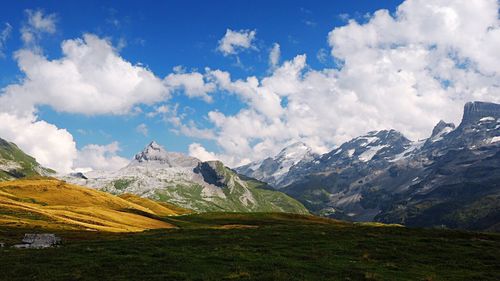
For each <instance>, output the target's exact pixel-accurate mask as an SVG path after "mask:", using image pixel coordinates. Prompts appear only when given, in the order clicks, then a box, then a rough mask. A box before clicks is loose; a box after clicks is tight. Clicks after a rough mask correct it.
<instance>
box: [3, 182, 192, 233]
mask: <svg viewBox="0 0 500 281" xmlns="http://www.w3.org/2000/svg"><path fill="white" fill-rule="evenodd" d="M187 212H189V211H187V210H180V209H179V208H170V207H169V206H167V205H164V204H159V203H157V202H154V201H151V200H148V199H143V198H141V199H140V200H138V199H137V198H135V197H134V196H130V195H127V196H122V197H121V198H120V197H117V196H114V195H111V194H109V193H106V192H101V191H97V190H92V189H89V188H84V187H80V186H76V185H72V184H67V183H65V182H63V181H60V180H55V179H37V180H14V181H7V182H3V183H0V224H1V225H3V226H17V227H30V228H32V227H43V228H49V229H68V230H83V229H85V230H99V231H108V232H135V231H143V230H146V229H153V228H172V227H174V226H172V225H171V224H169V223H166V222H164V221H161V220H160V219H159V217H164V216H170V215H178V214H185V213H187Z"/></svg>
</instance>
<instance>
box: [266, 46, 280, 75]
mask: <svg viewBox="0 0 500 281" xmlns="http://www.w3.org/2000/svg"><path fill="white" fill-rule="evenodd" d="M280 56H281V50H280V44H278V43H274V45H273V48H272V49H271V51H270V52H269V66H270V67H271V69H273V68H276V66H278V64H279V62H280Z"/></svg>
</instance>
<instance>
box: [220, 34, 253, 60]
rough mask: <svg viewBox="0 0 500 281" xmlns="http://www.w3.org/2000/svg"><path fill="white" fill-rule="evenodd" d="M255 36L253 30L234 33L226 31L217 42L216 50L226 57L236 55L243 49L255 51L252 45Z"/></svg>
mask: <svg viewBox="0 0 500 281" xmlns="http://www.w3.org/2000/svg"><path fill="white" fill-rule="evenodd" d="M256 34H257V32H256V31H255V30H248V29H244V30H239V31H235V30H231V29H227V30H226V34H225V35H224V37H222V39H221V40H219V46H218V47H217V50H218V51H219V52H221V53H222V54H223V55H224V56H228V55H235V54H238V53H239V52H240V51H242V50H245V49H257V48H256V47H255V46H254V45H253V41H254V39H255V35H256Z"/></svg>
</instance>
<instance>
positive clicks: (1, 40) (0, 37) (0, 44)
mask: <svg viewBox="0 0 500 281" xmlns="http://www.w3.org/2000/svg"><path fill="white" fill-rule="evenodd" d="M11 33H12V26H11V25H10V24H9V23H5V27H4V29H2V31H1V32H0V58H3V57H5V53H4V49H5V43H6V42H7V39H9V37H10V34H11Z"/></svg>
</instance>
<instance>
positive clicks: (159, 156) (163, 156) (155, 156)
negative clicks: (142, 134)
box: [134, 141, 168, 162]
mask: <svg viewBox="0 0 500 281" xmlns="http://www.w3.org/2000/svg"><path fill="white" fill-rule="evenodd" d="M167 154H168V153H167V151H166V150H165V149H164V148H163V147H162V146H161V145H159V144H158V143H157V142H156V141H152V142H151V143H149V144H148V145H147V146H146V147H145V148H144V149H143V150H142V151H141V152H139V153H137V154H136V155H135V157H134V159H135V160H137V161H138V162H146V161H160V162H167V161H168V155H167Z"/></svg>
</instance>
